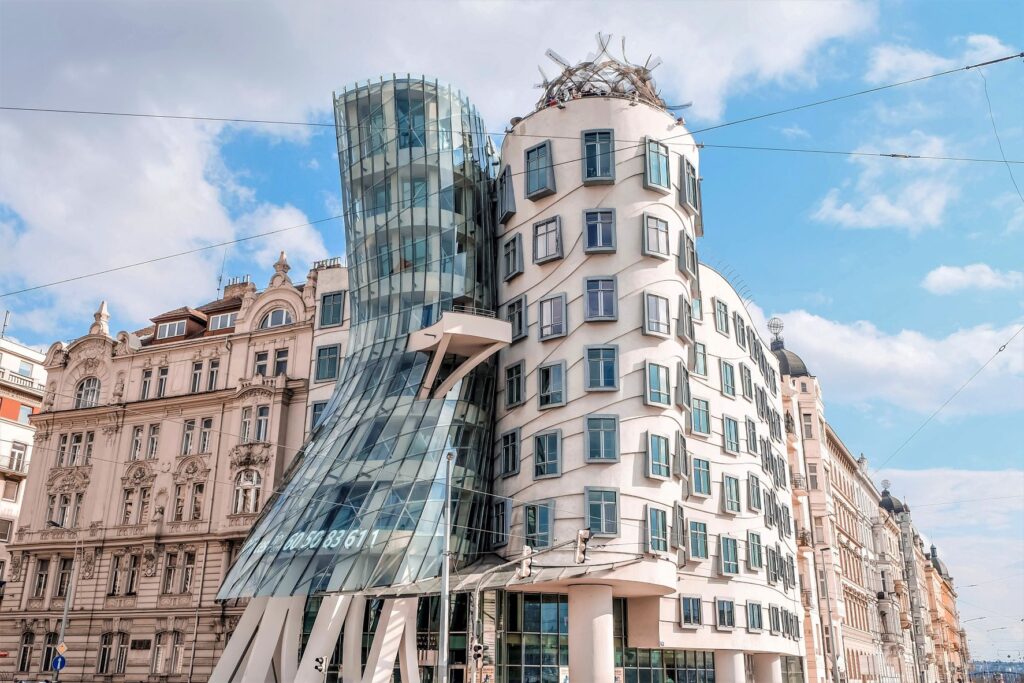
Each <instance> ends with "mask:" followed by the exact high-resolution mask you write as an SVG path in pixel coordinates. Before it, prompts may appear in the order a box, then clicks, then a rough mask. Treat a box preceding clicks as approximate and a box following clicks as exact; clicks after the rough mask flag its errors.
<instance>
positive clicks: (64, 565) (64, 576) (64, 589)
mask: <svg viewBox="0 0 1024 683" xmlns="http://www.w3.org/2000/svg"><path fill="white" fill-rule="evenodd" d="M115 557H116V555H115ZM73 567H74V560H73V559H72V558H70V557H62V558H60V563H59V564H58V565H57V586H56V588H55V589H54V597H57V598H66V597H67V596H68V587H69V586H70V585H71V571H72V569H73Z"/></svg>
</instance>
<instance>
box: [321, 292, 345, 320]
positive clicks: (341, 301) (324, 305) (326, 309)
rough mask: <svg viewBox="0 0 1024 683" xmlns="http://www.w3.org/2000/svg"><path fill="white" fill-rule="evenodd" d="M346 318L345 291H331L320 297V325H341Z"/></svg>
mask: <svg viewBox="0 0 1024 683" xmlns="http://www.w3.org/2000/svg"><path fill="white" fill-rule="evenodd" d="M344 319H345V292H344V291H341V292H331V293H330V294H324V295H323V296H322V297H320V327H332V326H334V325H340V324H341V323H342V321H344Z"/></svg>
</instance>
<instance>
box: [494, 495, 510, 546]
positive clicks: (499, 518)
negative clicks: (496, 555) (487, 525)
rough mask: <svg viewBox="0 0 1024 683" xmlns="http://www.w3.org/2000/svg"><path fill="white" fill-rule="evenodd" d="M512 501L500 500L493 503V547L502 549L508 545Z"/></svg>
mask: <svg viewBox="0 0 1024 683" xmlns="http://www.w3.org/2000/svg"><path fill="white" fill-rule="evenodd" d="M511 513H512V501H511V500H499V501H498V502H496V503H491V547H492V548H500V547H501V546H504V545H508V536H509V529H510V526H511V519H510V516H511Z"/></svg>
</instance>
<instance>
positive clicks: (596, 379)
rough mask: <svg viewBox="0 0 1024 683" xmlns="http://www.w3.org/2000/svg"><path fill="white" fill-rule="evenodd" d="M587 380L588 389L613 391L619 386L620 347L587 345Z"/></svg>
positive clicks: (585, 367)
mask: <svg viewBox="0 0 1024 683" xmlns="http://www.w3.org/2000/svg"><path fill="white" fill-rule="evenodd" d="M585 354H586V365H585V366H584V371H585V375H586V377H585V382H586V387H587V391H613V390H615V389H617V388H618V384H619V370H618V349H617V347H614V346H588V347H586V351H585Z"/></svg>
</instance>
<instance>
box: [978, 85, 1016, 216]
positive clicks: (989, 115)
mask: <svg viewBox="0 0 1024 683" xmlns="http://www.w3.org/2000/svg"><path fill="white" fill-rule="evenodd" d="M978 75H979V76H981V82H982V84H984V86H985V102H986V103H988V118H989V121H991V122H992V132H993V133H995V135H996V143H998V145H999V155H1000V156H1001V157H1003V161H1004V162H1006V172H1007V173H1009V174H1010V182H1012V183H1013V189H1015V190H1017V196H1018V197H1020V201H1021V202H1022V203H1024V194H1021V192H1020V186H1019V185H1017V179H1016V178H1014V177H1013V169H1012V168H1010V162H1008V161H1006V152H1004V151H1003V141H1002V139H1000V137H999V129H998V128H996V117H995V115H994V114H993V113H992V100H991V99H990V98H989V96H988V79H987V78H985V71H984V69H978Z"/></svg>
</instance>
